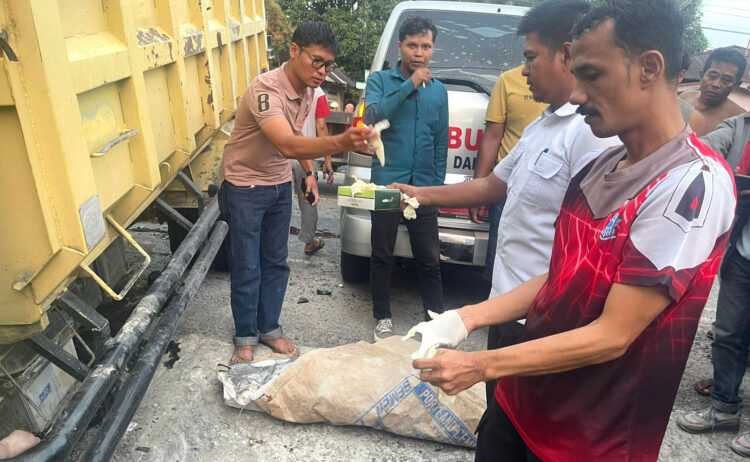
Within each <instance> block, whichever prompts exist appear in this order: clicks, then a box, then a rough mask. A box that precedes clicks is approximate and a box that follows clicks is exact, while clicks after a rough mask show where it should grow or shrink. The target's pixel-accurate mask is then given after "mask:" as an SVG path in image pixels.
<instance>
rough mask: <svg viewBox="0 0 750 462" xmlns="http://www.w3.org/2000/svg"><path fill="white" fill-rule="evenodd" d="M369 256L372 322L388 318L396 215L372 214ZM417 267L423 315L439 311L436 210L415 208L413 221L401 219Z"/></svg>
mask: <svg viewBox="0 0 750 462" xmlns="http://www.w3.org/2000/svg"><path fill="white" fill-rule="evenodd" d="M370 214H371V215H370V216H371V221H372V232H371V234H370V242H371V243H372V257H371V258H370V292H371V293H372V308H373V315H374V316H375V319H384V318H390V317H391V271H392V268H393V249H394V247H395V246H396V235H397V234H398V224H399V222H400V221H401V213H400V212H397V211H396V212H390V211H372V212H370ZM404 221H405V223H406V229H408V230H409V241H410V242H411V252H412V255H414V262H415V263H416V265H417V280H418V284H419V292H420V293H421V294H422V305H423V306H424V312H425V316H427V310H431V311H434V312H436V313H442V312H443V283H442V279H441V278H440V242H439V241H438V225H437V208H435V207H419V208H418V209H417V218H415V219H413V220H404Z"/></svg>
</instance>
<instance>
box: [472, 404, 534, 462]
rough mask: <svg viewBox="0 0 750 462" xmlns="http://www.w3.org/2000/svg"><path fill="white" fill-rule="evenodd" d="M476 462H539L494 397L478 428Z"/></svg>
mask: <svg viewBox="0 0 750 462" xmlns="http://www.w3.org/2000/svg"><path fill="white" fill-rule="evenodd" d="M477 433H479V435H478V437H477V448H476V452H475V453H474V461H475V462H498V461H500V462H537V461H540V460H541V459H539V458H538V457H537V456H535V455H534V453H533V452H531V450H530V449H529V447H528V446H526V443H525V442H524V441H523V439H522V438H521V435H519V434H518V430H516V427H514V426H513V422H511V421H510V419H509V418H508V416H507V415H505V411H503V408H501V407H500V405H499V404H498V403H497V400H496V399H495V398H494V397H493V398H492V400H490V401H489V402H488V405H487V410H486V411H484V415H482V419H481V420H480V421H479V425H478V426H477Z"/></svg>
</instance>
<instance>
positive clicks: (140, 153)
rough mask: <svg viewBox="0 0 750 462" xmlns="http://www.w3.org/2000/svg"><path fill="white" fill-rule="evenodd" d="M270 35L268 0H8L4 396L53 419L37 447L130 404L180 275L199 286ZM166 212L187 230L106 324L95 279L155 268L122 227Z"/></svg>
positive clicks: (0, 270) (0, 175) (1, 211)
mask: <svg viewBox="0 0 750 462" xmlns="http://www.w3.org/2000/svg"><path fill="white" fill-rule="evenodd" d="M267 48H268V44H267V40H266V23H265V11H264V5H263V0H23V1H21V0H0V183H1V184H2V185H3V187H4V193H3V195H2V199H0V400H3V401H5V402H6V404H7V402H10V401H13V400H15V401H13V402H14V403H15V404H13V405H12V406H10V408H11V409H12V413H13V416H14V418H16V417H17V420H20V421H25V422H26V425H25V426H27V427H30V428H29V429H31V430H36V431H38V432H41V431H42V430H44V428H46V427H49V425H51V424H53V423H54V425H53V428H52V430H51V431H50V432H49V433H48V435H47V436H46V437H45V438H44V441H43V442H42V444H41V445H40V446H39V447H38V448H37V450H36V451H37V452H35V453H34V456H33V459H34V460H45V459H46V460H53V459H58V460H59V458H60V457H64V455H65V454H67V452H66V451H69V450H70V448H71V447H72V446H73V444H75V442H76V441H77V439H78V437H79V436H80V432H81V431H82V430H84V429H85V428H86V426H87V425H88V421H89V420H90V419H91V416H92V415H93V413H94V412H95V411H96V409H97V408H99V407H100V405H101V403H102V402H103V400H104V398H105V397H106V396H108V395H109V396H110V399H111V400H114V401H115V402H116V401H117V398H116V397H112V395H111V393H110V392H111V390H112V389H113V386H114V384H115V382H116V381H117V380H118V375H119V371H121V370H122V369H124V367H125V363H126V362H127V360H128V359H130V358H131V356H132V355H133V352H134V351H135V347H136V346H138V344H139V343H141V342H142V340H143V339H142V337H143V336H144V333H145V332H146V331H149V332H152V331H153V332H155V335H156V334H158V333H159V329H160V328H161V327H162V326H158V327H156V328H154V326H151V327H150V328H149V324H150V322H151V320H152V319H154V318H155V314H156V313H157V312H159V311H160V310H164V314H162V316H161V322H162V323H164V319H165V318H168V316H167V311H166V310H167V309H168V308H169V306H167V308H164V307H163V306H162V305H165V302H166V301H167V299H168V298H169V297H171V299H175V298H181V299H182V302H183V303H182V304H183V305H185V304H186V302H185V301H184V299H185V298H186V296H187V295H189V294H185V293H178V294H176V295H174V296H173V295H172V291H173V289H174V288H175V287H176V285H177V282H178V281H180V280H182V281H183V283H185V281H187V280H189V281H192V285H193V286H194V287H193V289H194V288H195V287H197V285H198V284H200V279H202V277H200V275H199V274H196V275H194V276H191V274H192V272H195V271H197V273H200V272H201V271H202V272H203V274H205V271H204V270H205V269H206V268H204V267H201V268H196V267H198V266H201V264H203V263H205V262H206V261H208V262H209V263H210V261H211V260H212V257H213V255H208V254H206V252H207V251H210V252H213V254H215V253H216V249H217V246H218V245H219V244H220V243H221V241H222V238H223V235H224V233H225V232H226V230H225V229H224V228H222V227H221V226H219V225H220V224H223V223H221V222H218V224H217V225H215V224H214V223H216V222H217V216H218V208H217V206H216V204H215V201H212V200H211V198H210V197H209V195H208V194H207V192H208V191H209V188H210V187H211V185H215V184H217V183H218V175H219V166H220V163H221V153H222V151H223V144H224V143H225V142H226V139H227V137H228V134H229V132H230V129H229V128H227V126H226V125H227V124H228V123H231V120H232V119H233V116H234V113H235V109H236V107H237V103H238V101H239V98H240V96H241V95H242V93H243V92H244V90H245V88H246V87H247V85H248V84H249V82H250V81H251V80H252V79H253V78H254V77H255V76H257V75H258V74H259V73H261V72H264V71H265V70H267V69H268V58H267ZM155 209H156V210H157V211H158V213H159V214H160V215H161V216H166V217H168V218H169V220H170V221H171V225H173V226H177V227H181V228H183V229H184V232H183V233H182V234H183V235H185V234H186V235H187V237H186V238H185V241H184V244H183V245H182V246H181V247H180V248H179V249H174V250H175V253H174V256H173V259H172V261H170V263H169V265H168V267H167V270H165V271H164V272H162V275H161V276H160V278H159V279H158V280H157V281H156V282H154V284H153V286H152V288H151V289H149V291H148V293H147V295H146V296H145V297H144V299H143V300H141V301H140V302H139V303H138V305H137V307H136V309H135V310H134V312H133V315H132V316H131V318H130V319H129V320H128V321H127V322H126V323H125V325H124V326H123V328H122V329H120V332H119V333H118V334H117V335H116V336H115V337H111V336H110V332H109V327H108V321H107V319H106V318H104V317H102V316H101V314H99V313H98V312H97V311H96V304H97V303H96V299H97V297H96V296H93V297H92V296H91V294H92V293H96V294H106V295H105V296H104V297H105V299H106V298H107V297H109V299H113V300H120V299H122V298H123V297H124V296H125V295H126V294H127V292H128V290H129V289H130V288H131V287H132V286H133V283H134V281H136V279H137V278H138V277H139V276H140V275H141V274H142V273H143V271H144V270H145V269H146V268H147V267H148V265H149V261H150V257H149V255H148V253H147V252H146V251H145V250H144V249H142V248H141V247H140V246H139V245H138V244H137V243H136V242H135V240H134V239H133V238H132V237H131V236H130V234H129V233H128V230H127V229H128V226H129V225H130V224H132V223H133V222H134V221H135V220H136V219H137V218H138V217H140V216H142V214H144V213H150V212H152V211H153V210H155ZM190 210H194V211H195V212H194V213H192V214H190V213H186V211H190ZM180 212H182V213H180ZM199 216H200V218H199ZM170 234H172V233H171V232H170ZM178 234H179V233H178ZM181 237H184V236H181ZM130 246H132V248H134V249H135V250H136V251H137V253H138V255H140V256H139V259H138V261H136V262H135V263H133V262H128V261H126V259H125V257H124V255H125V251H124V250H125V249H126V248H127V247H130ZM201 249H202V250H201ZM131 250H132V249H131ZM199 253H200V256H198V258H197V260H198V261H197V262H195V263H194V264H193V269H191V270H190V271H191V273H189V274H187V276H183V272H184V271H186V268H187V267H188V265H189V264H190V263H191V262H192V261H193V260H194V255H197V254H199ZM201 258H202V259H201ZM203 266H205V265H203ZM191 277H192V279H190V278H191ZM182 285H188V284H182ZM182 285H181V286H182ZM92 287H95V290H92ZM187 298H188V299H189V297H187ZM99 300H101V297H99ZM172 304H174V303H173V302H170V305H172ZM174 310H176V311H175V313H178V312H180V311H181V310H184V306H183V307H182V308H180V307H179V306H178V307H176V308H174ZM174 316H177V315H173V317H174ZM177 319H179V316H177ZM174 324H175V325H176V321H175V322H174ZM165 329H166V327H165ZM167 330H168V329H167ZM83 331H87V332H88V333H89V334H90V335H84V336H81V332H83ZM167 334H168V337H171V333H168V332H167V333H163V335H167ZM74 338H75V340H74ZM157 340H158V339H157ZM162 340H163V339H162ZM167 341H168V338H167ZM162 343H163V342H162ZM155 344H156V346H155V347H154V348H155V350H154V351H155V352H158V350H159V348H162V347H163V345H159V342H156V343H155ZM74 346H75V347H74ZM82 349H84V350H85V351H87V352H88V354H86V355H80V354H76V350H78V351H79V352H80V351H81V350H82ZM162 352H163V350H162ZM154 354H156V353H154ZM81 356H84V357H83V358H81ZM157 362H158V358H157ZM149 380H150V378H149ZM147 385H148V383H147V382H146V386H147ZM140 386H141V387H142V388H143V390H145V386H143V385H142V384H141V385H140ZM69 389H70V390H71V392H70V393H67V394H68V395H69V396H70V395H71V394H73V392H75V394H74V395H73V397H72V400H70V401H69V402H68V403H67V404H66V399H65V396H64V395H65V394H66V390H69ZM76 390H77V392H76ZM56 394H57V395H59V396H56V397H54V399H53V396H55V395H56ZM14 397H15V398H14ZM129 399H130V400H131V401H132V396H131V397H130V398H129ZM138 401H140V399H139V400H138ZM2 405H3V402H2V401H0V407H1V406H2ZM64 406H67V408H66V412H65V413H62V414H63V417H58V416H59V415H60V414H61V412H60V410H61V408H63V407H64ZM136 407H137V404H136ZM8 412H10V411H8ZM8 412H5V411H3V420H6V421H7V420H8V419H7V418H6V417H7V416H9V415H10V413H8ZM125 413H126V414H127V412H125ZM131 415H132V414H131ZM24 419H25V420H24ZM116 433H117V432H114V433H113V434H116ZM120 435H121V433H120ZM3 436H5V434H4V433H3V434H0V438H2V437H3ZM109 438H110V439H112V438H113V436H111V435H110V436H109ZM117 439H118V440H119V436H117ZM115 444H116V441H115Z"/></svg>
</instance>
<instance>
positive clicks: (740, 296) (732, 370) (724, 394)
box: [711, 250, 750, 413]
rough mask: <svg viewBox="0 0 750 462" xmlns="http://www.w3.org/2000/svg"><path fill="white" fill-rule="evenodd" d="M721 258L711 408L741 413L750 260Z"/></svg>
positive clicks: (749, 322) (733, 254)
mask: <svg viewBox="0 0 750 462" xmlns="http://www.w3.org/2000/svg"><path fill="white" fill-rule="evenodd" d="M724 258H728V259H729V261H727V262H725V265H723V270H722V274H721V287H720V288H719V301H718V304H717V308H716V321H714V342H713V344H712V345H711V357H712V360H713V366H714V390H713V392H712V393H711V405H712V406H713V407H714V408H715V409H716V410H718V411H721V412H730V413H736V412H738V411H739V410H740V403H741V402H742V398H740V395H739V390H740V385H741V384H742V377H743V376H744V375H745V370H746V369H747V359H748V349H750V260H747V259H745V258H744V257H742V255H740V254H739V253H737V251H736V250H733V251H730V253H728V254H727V255H726V256H725V257H724Z"/></svg>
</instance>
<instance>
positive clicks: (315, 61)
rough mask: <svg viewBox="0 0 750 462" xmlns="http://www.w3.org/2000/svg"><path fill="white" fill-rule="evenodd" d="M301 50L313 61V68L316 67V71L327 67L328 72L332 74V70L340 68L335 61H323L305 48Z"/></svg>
mask: <svg viewBox="0 0 750 462" xmlns="http://www.w3.org/2000/svg"><path fill="white" fill-rule="evenodd" d="M300 50H302V51H304V52H305V53H307V55H308V56H309V57H310V59H312V67H314V68H315V69H320V68H321V67H325V68H326V72H331V71H332V70H334V69H336V68H337V67H339V66H338V65H337V64H336V63H335V62H333V61H326V60H324V59H321V58H319V57H317V56H313V55H312V53H310V52H309V51H307V50H305V47H300Z"/></svg>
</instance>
